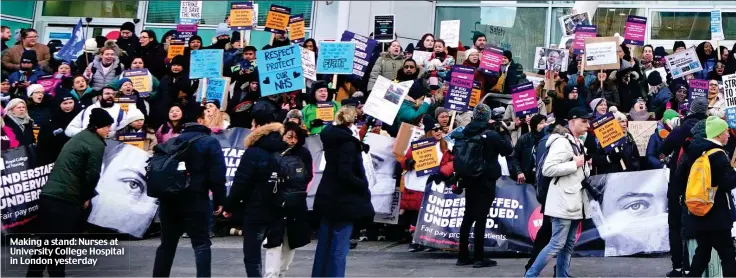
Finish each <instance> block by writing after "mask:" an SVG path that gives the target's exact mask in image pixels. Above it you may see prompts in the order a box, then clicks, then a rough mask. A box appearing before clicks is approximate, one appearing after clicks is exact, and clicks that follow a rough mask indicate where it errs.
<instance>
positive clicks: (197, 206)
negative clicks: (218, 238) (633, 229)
mask: <svg viewBox="0 0 736 278" xmlns="http://www.w3.org/2000/svg"><path fill="white" fill-rule="evenodd" d="M159 201H160V205H159V217H160V219H161V245H159V246H158V249H156V259H155V261H154V263H153V277H168V276H169V275H170V274H171V266H172V265H173V264H174V257H175V256H176V247H177V246H178V245H179V239H180V238H181V236H182V235H183V234H184V233H187V235H189V239H190V240H191V242H192V249H194V260H195V265H196V267H197V277H210V271H211V262H212V252H211V250H210V246H211V245H212V242H211V241H210V235H209V219H210V215H211V214H212V212H211V211H210V210H209V197H208V196H207V195H206V194H200V195H190V194H187V195H182V196H177V197H176V198H175V199H174V198H172V199H159Z"/></svg>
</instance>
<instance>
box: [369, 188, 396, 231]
mask: <svg viewBox="0 0 736 278" xmlns="http://www.w3.org/2000/svg"><path fill="white" fill-rule="evenodd" d="M400 202H401V191H400V190H399V189H398V188H397V189H396V191H395V192H394V195H393V198H391V213H385V214H384V213H376V215H375V216H374V217H373V222H375V223H383V224H391V225H396V224H399V213H401V207H400V206H399V204H400Z"/></svg>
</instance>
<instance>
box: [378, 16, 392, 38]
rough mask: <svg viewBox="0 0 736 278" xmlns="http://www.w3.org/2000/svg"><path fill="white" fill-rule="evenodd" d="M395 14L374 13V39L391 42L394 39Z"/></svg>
mask: <svg viewBox="0 0 736 278" xmlns="http://www.w3.org/2000/svg"><path fill="white" fill-rule="evenodd" d="M394 20H395V16H394V15H392V14H389V15H374V16H373V39H375V40H376V41H379V42H390V41H393V40H394V26H395V22H394Z"/></svg>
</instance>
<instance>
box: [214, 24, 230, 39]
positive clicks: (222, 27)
mask: <svg viewBox="0 0 736 278" xmlns="http://www.w3.org/2000/svg"><path fill="white" fill-rule="evenodd" d="M229 35H230V27H227V23H224V22H222V23H220V24H217V29H215V37H219V36H229Z"/></svg>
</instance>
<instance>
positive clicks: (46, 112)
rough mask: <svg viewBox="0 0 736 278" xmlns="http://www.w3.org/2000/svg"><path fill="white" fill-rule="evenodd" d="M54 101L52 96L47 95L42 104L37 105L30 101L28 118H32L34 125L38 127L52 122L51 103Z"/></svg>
mask: <svg viewBox="0 0 736 278" xmlns="http://www.w3.org/2000/svg"><path fill="white" fill-rule="evenodd" d="M52 102H53V100H52V99H51V96H50V95H45V96H44V97H43V99H42V100H41V103H35V102H34V101H33V100H31V99H28V102H27V103H28V116H31V119H33V123H34V124H35V125H38V126H42V125H44V124H46V123H47V122H48V121H49V120H51V103H52Z"/></svg>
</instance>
